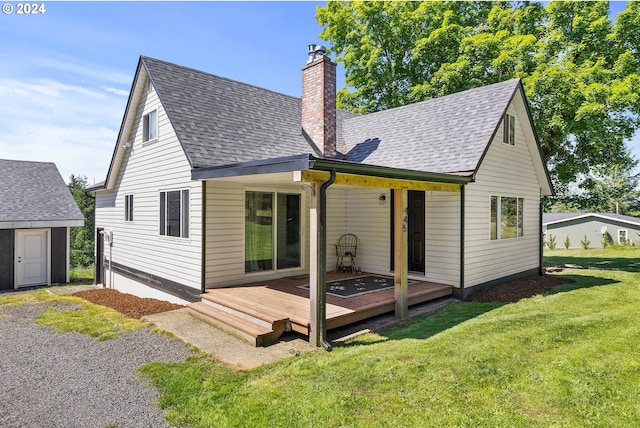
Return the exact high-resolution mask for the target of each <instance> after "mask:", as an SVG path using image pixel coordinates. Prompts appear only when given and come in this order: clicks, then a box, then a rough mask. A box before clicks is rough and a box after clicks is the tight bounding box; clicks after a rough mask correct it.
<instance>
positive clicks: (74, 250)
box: [67, 174, 96, 267]
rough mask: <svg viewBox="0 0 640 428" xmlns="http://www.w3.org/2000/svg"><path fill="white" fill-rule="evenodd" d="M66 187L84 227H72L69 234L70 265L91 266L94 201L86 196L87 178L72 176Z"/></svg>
mask: <svg viewBox="0 0 640 428" xmlns="http://www.w3.org/2000/svg"><path fill="white" fill-rule="evenodd" d="M67 187H68V188H69V190H70V191H71V194H72V195H73V199H75V201H76V204H78V207H79V208H80V211H81V212H82V215H83V216H84V227H72V228H71V234H70V238H69V241H70V246H71V251H70V253H71V254H70V259H71V260H70V263H71V266H72V267H87V266H91V265H92V264H93V245H94V225H95V205H96V202H95V199H94V198H92V197H91V196H89V195H87V194H86V193H85V191H84V188H85V187H87V178H86V177H84V176H79V175H73V174H71V176H70V177H69V183H68V184H67Z"/></svg>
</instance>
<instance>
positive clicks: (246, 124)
mask: <svg viewBox="0 0 640 428" xmlns="http://www.w3.org/2000/svg"><path fill="white" fill-rule="evenodd" d="M141 59H142V63H143V65H144V67H145V68H146V70H147V72H148V73H149V75H150V76H151V80H152V82H153V85H154V88H155V90H156V91H157V93H158V95H159V97H160V99H161V100H162V104H163V106H164V109H165V111H166V112H167V115H168V116H169V119H170V120H171V123H172V125H173V127H174V129H175V131H176V133H177V135H178V138H179V140H180V142H181V143H182V145H183V147H184V149H185V150H186V153H187V156H188V157H189V158H190V160H191V166H192V167H193V168H202V167H211V166H220V165H228V164H234V163H239V162H248V161H252V160H257V159H270V158H277V157H282V156H290V155H299V154H304V153H311V152H312V149H311V147H310V145H309V144H308V143H307V141H306V140H305V139H304V137H303V136H302V132H301V129H302V127H301V122H300V120H301V103H300V99H299V98H295V97H291V96H288V95H284V94H279V93H276V92H273V91H269V90H267V89H262V88H258V87H256V86H252V85H248V84H246V83H240V82H236V81H234V80H229V79H225V78H223V77H218V76H215V75H212V74H208V73H204V72H202V71H197V70H193V69H190V68H186V67H182V66H178V65H175V64H171V63H168V62H164V61H159V60H157V59H153V58H148V57H142V58H141Z"/></svg>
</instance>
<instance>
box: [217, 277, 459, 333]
mask: <svg viewBox="0 0 640 428" xmlns="http://www.w3.org/2000/svg"><path fill="white" fill-rule="evenodd" d="M365 275H368V274H359V275H353V274H346V273H337V272H329V273H327V281H334V280H337V279H346V278H353V277H356V276H365ZM308 283H309V278H308V277H305V276H296V277H289V278H280V279H276V280H269V281H261V282H257V283H253V284H246V285H242V286H237V287H225V288H215V289H208V290H207V291H206V297H205V298H211V299H212V300H213V299H215V301H216V302H218V303H222V302H224V301H225V300H228V301H229V304H230V305H233V306H235V307H246V308H250V310H251V311H255V312H261V311H262V312H264V314H265V315H264V316H265V317H266V318H265V319H277V318H279V319H289V320H290V321H291V323H292V324H295V325H294V326H293V329H294V330H295V331H299V332H302V333H305V334H308V328H309V326H310V325H311V322H310V315H309V314H310V302H309V290H305V289H303V288H300V286H301V285H308ZM451 292H452V287H451V286H448V285H443V284H438V283H434V282H428V281H423V282H418V283H415V284H411V285H410V286H409V305H415V304H418V303H423V302H426V301H429V300H434V299H437V298H440V297H444V296H448V295H451ZM394 299H395V295H394V290H393V288H390V289H386V290H380V291H376V292H372V293H367V294H363V295H360V296H353V297H348V298H343V297H337V296H333V295H330V294H327V306H326V308H327V309H326V310H327V317H326V319H327V329H331V328H337V327H341V326H344V325H347V324H351V323H354V322H357V321H361V320H363V319H366V318H370V317H373V316H376V315H381V314H384V313H388V312H393V311H394V308H395V300H394Z"/></svg>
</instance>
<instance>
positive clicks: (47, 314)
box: [0, 287, 148, 340]
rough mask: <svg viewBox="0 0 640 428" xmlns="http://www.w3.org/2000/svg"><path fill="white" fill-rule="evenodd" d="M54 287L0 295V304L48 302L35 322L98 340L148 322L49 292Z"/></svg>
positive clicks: (112, 336)
mask: <svg viewBox="0 0 640 428" xmlns="http://www.w3.org/2000/svg"><path fill="white" fill-rule="evenodd" d="M56 288H57V287H49V288H47V289H41V290H37V291H31V292H21V293H3V294H0V305H23V304H28V303H29V302H36V301H40V302H47V303H49V305H48V306H47V307H46V308H45V309H44V311H43V312H42V314H41V315H39V316H38V317H37V318H36V323H37V324H38V325H45V326H52V327H53V331H54V332H56V333H67V332H70V331H76V332H78V333H81V334H87V335H89V336H92V337H95V338H97V339H98V340H108V339H113V338H114V337H117V336H119V335H121V334H122V333H125V332H127V331H132V330H137V329H140V328H143V327H145V326H147V325H148V323H145V322H141V321H138V320H136V319H132V318H128V317H126V316H124V315H122V314H121V313H119V312H117V311H115V310H113V309H110V308H107V307H105V306H100V305H94V304H93V303H89V302H87V301H86V300H84V299H81V298H80V297H75V296H72V295H71V292H68V293H67V292H63V293H51V292H50V291H52V290H55V289H56Z"/></svg>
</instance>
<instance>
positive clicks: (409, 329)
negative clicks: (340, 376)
mask: <svg viewBox="0 0 640 428" xmlns="http://www.w3.org/2000/svg"><path fill="white" fill-rule="evenodd" d="M567 276H568V277H570V278H572V279H573V280H574V281H575V282H572V283H566V284H561V285H558V286H557V287H554V288H552V289H551V290H548V291H546V292H545V293H544V294H543V296H549V295H554V294H559V293H568V292H571V291H574V290H578V289H583V288H592V287H601V286H606V285H611V284H615V283H618V282H619V281H616V280H613V279H610V278H601V277H596V276H582V275H567ZM530 297H533V296H530ZM507 304H515V305H517V304H519V302H516V303H508V302H491V303H480V302H470V301H466V302H456V303H452V304H449V305H447V306H445V307H443V308H441V309H439V310H437V311H435V312H433V313H430V314H425V315H421V316H418V317H416V318H413V319H411V320H408V321H406V322H404V323H402V324H400V325H397V326H395V327H393V328H390V329H388V330H383V331H379V332H377V333H376V334H377V336H378V337H377V338H375V339H371V337H366V338H363V339H359V338H355V339H354V340H351V341H348V342H346V343H342V344H336V346H339V347H350V346H360V345H372V344H375V343H381V342H387V341H389V340H402V339H419V340H421V339H428V338H430V337H432V336H435V335H436V334H438V333H442V332H443V331H446V330H448V329H450V328H453V327H455V326H457V325H459V324H462V323H464V322H466V321H469V320H471V319H473V318H476V317H478V316H480V315H483V314H485V313H488V312H491V311H493V310H495V309H498V308H500V307H502V306H504V305H507Z"/></svg>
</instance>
